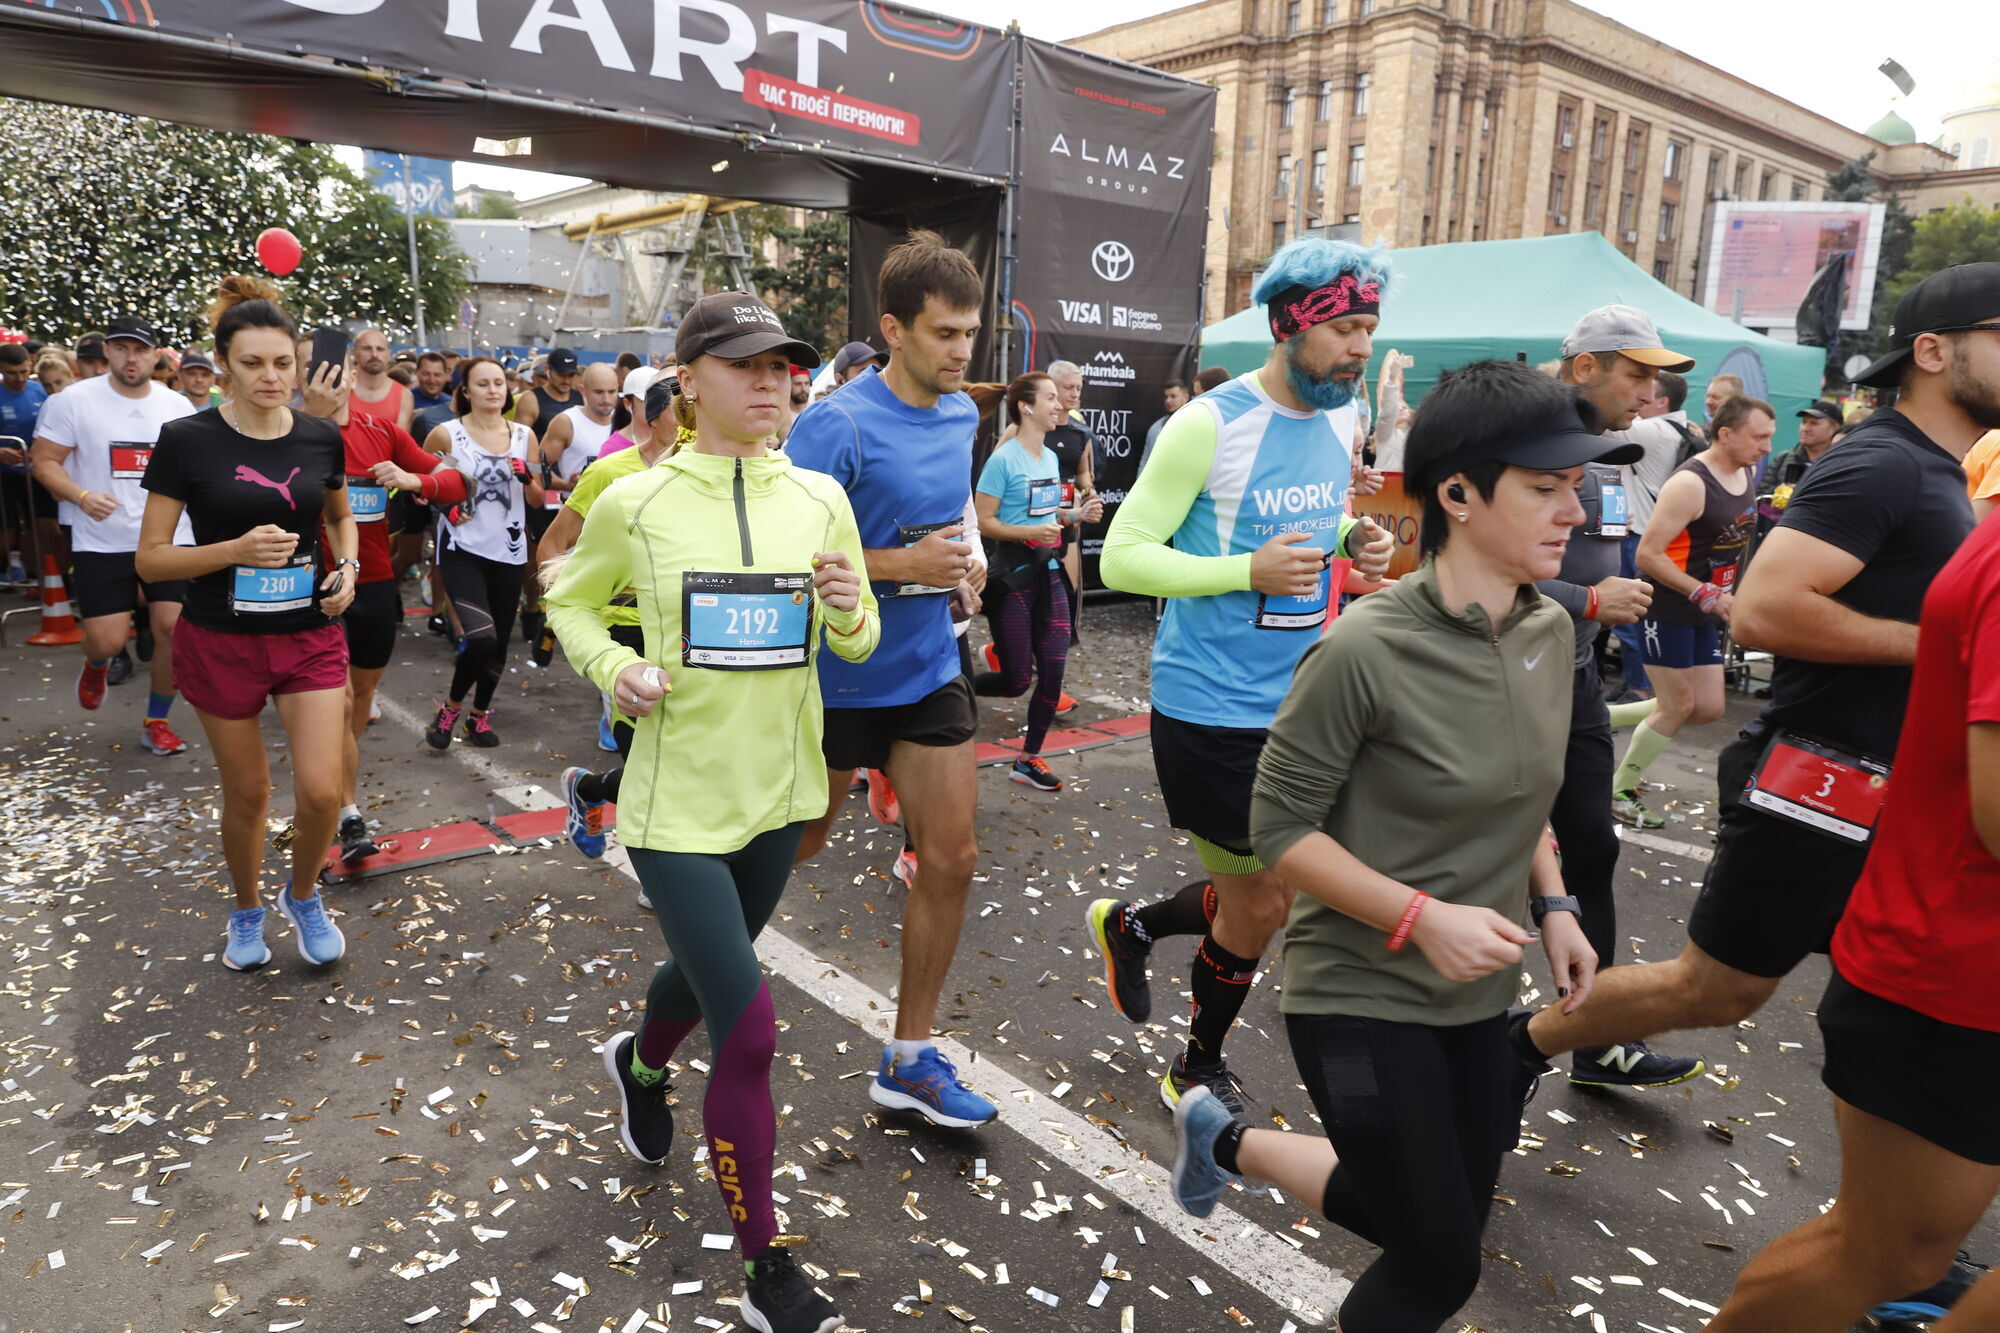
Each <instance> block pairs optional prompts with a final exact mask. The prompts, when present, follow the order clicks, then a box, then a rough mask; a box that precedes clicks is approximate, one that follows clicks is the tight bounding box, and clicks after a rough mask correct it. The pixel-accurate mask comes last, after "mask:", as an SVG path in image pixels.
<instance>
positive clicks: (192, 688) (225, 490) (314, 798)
mask: <svg viewBox="0 0 2000 1333" xmlns="http://www.w3.org/2000/svg"><path fill="white" fill-rule="evenodd" d="M208 318H209V322H210V323H211V324H212V325H213V327H214V330H215V357H216V360H217V362H218V363H219V369H220V371H221V374H222V377H223V380H224V382H225V383H226V384H227V386H228V394H229V400H228V401H227V402H226V403H224V404H223V405H222V406H221V407H220V408H218V409H216V410H215V411H213V412H200V413H196V414H195V415H193V416H189V417H183V418H181V419H180V420H178V421H173V422H169V423H168V424H167V425H166V426H165V427H164V428H162V429H161V431H160V441H159V446H158V448H156V449H155V450H154V452H153V457H152V461H151V462H150V463H149V464H148V465H147V467H146V475H145V480H144V482H143V485H144V487H145V489H146V491H147V492H148V495H147V499H146V512H145V517H144V518H143V519H142V520H141V524H140V530H139V550H138V556H137V564H138V569H139V574H140V576H141V577H142V578H145V579H148V580H151V581H156V582H157V581H161V580H177V579H185V580H186V581H187V600H186V602H185V604H184V606H183V609H182V612H181V622H180V626H179V628H178V631H177V632H176V634H175V636H174V684H175V685H176V686H177V687H178V688H179V690H180V692H181V693H182V694H183V695H185V696H186V697H187V701H188V702H189V703H190V704H192V705H193V706H194V709H195V712H196V714H197V715H198V716H199V717H200V719H201V726H202V730H203V732H204V733H206V735H207V736H208V743H209V746H210V748H211V749H212V750H213V751H214V752H215V768H216V772H217V773H218V774H219V775H220V776H221V780H222V852H223V857H224V859H225V860H226V861H227V862H228V866H229V879H230V882H231V884H232V885H233V886H234V888H235V890H236V910H234V911H233V912H231V913H230V917H229V940H228V945H227V947H226V948H225V950H224V952H223V959H222V961H223V963H224V964H225V965H226V966H229V967H232V968H235V969H237V970H239V971H240V970H245V969H249V968H256V967H262V966H263V965H264V964H265V963H268V962H269V961H270V960H271V951H270V949H269V948H268V947H267V946H266V945H265V943H264V907H263V894H262V887H261V883H260V877H261V873H262V863H263V852H264V827H265V825H264V816H265V809H266V806H267V805H268V803H269V800H270V794H271V773H270V762H269V759H268V757H267V755H266V753H265V750H264V734H263V730H262V728H261V727H260V725H259V717H260V716H261V715H262V713H263V711H264V704H265V702H266V701H267V700H269V701H270V702H272V703H273V704H275V706H276V707H277V710H278V719H279V721H280V722H281V723H282V724H283V725H284V728H285V736H286V740H287V742H288V745H289V750H290V755H291V764H292V797H293V807H294V809H293V815H292V820H293V827H294V829H295V831H296V836H295V837H294V839H293V841H292V846H291V861H292V873H291V878H290V879H289V881H288V882H287V883H286V884H285V886H284V887H283V888H281V889H280V890H279V893H278V905H279V910H280V911H281V912H282V913H283V914H284V916H285V919H286V920H288V921H290V922H291V923H292V928H293V931H294V933H295V935H296V937H297V941H298V946H299V953H300V955H301V956H303V957H304V958H305V960H306V961H307V962H308V963H313V964H316V965H324V964H328V963H332V962H334V961H335V960H337V959H338V958H339V957H340V956H341V954H342V953H343V952H345V950H346V941H345V940H344V939H343V938H342V936H341V933H340V928H339V927H337V926H335V925H334V924H333V922H332V921H331V920H329V919H328V917H327V912H326V907H325V904H324V903H322V902H321V900H320V895H319V873H320V868H321V866H323V865H324V864H325V862H326V851H327V847H328V845H329V844H330V843H331V842H332V841H333V833H334V824H335V821H336V819H337V818H338V816H339V813H340V793H341V788H342V779H341V754H342V744H343V736H344V732H345V729H346V725H347V640H346V636H345V635H344V634H343V633H342V630H341V625H340V616H341V613H342V612H344V611H346V610H347V607H348V604H349V603H350V602H352V601H353V600H354V588H355V579H356V577H358V576H359V574H360V572H361V562H360V560H359V558H358V556H357V554H356V548H357V546H358V538H357V535H356V530H355V524H354V516H353V514H352V513H351V512H350V511H349V509H348V503H347V490H346V467H345V460H344V455H343V452H342V448H341V441H340V431H339V429H338V428H337V427H335V426H334V425H333V423H332V422H329V421H321V420H319V419H318V418H315V417H309V416H307V415H305V414H304V413H303V412H294V411H293V410H292V408H291V406H290V403H291V398H292V390H293V387H294V385H295V383H296V369H295V366H294V361H295V358H296V355H297V353H296V341H297V337H298V329H297V326H296V325H295V324H294V323H293V322H292V317H291V315H289V314H288V313H286V311H285V308H284V306H283V305H282V304H280V299H279V295H278V289H277V288H276V287H274V286H272V285H271V284H270V283H268V282H265V281H262V280H259V279H255V278H247V277H242V276H240V275H239V276H233V277H228V278H224V279H223V280H222V284H221V287H220V290H219V291H218V293H217V296H216V299H215V301H214V302H213V304H211V305H210V306H209V309H208ZM338 372H339V367H337V366H327V367H322V368H321V370H320V378H321V379H330V378H331V377H332V376H334V375H337V374H338ZM183 514H185V515H186V516H187V519H188V521H189V522H190V523H191V524H192V526H193V530H194V539H195V545H193V546H175V545H174V528H175V525H176V524H178V523H179V522H180V519H181V517H182V515H183ZM322 527H323V528H324V533H325V545H326V548H327V549H326V551H325V552H321V551H320V549H319V548H320V543H321V532H322Z"/></svg>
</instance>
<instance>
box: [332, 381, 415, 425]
mask: <svg viewBox="0 0 2000 1333" xmlns="http://www.w3.org/2000/svg"><path fill="white" fill-rule="evenodd" d="M408 392H409V390H408V389H406V388H404V387H403V386H402V385H401V384H399V383H397V382H396V381H395V380H390V381H389V392H387V393H385V394H383V395H382V399H381V401H380V402H375V403H371V402H369V401H368V400H367V399H365V398H363V397H362V396H361V395H360V394H358V393H350V394H349V395H347V415H348V416H349V417H355V416H364V417H373V418H375V419H376V420H377V421H380V422H383V423H385V424H387V425H390V426H393V425H395V424H396V418H397V417H399V416H401V415H402V413H403V395H404V394H406V393H408Z"/></svg>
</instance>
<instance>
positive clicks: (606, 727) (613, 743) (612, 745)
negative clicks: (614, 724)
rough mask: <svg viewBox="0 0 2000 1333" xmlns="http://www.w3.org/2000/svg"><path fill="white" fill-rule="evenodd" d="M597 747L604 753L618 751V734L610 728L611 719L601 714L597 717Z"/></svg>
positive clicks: (615, 752)
mask: <svg viewBox="0 0 2000 1333" xmlns="http://www.w3.org/2000/svg"><path fill="white" fill-rule="evenodd" d="M597 748H598V749H600V750H602V751H604V752H605V753H606V754H617V753H618V734H617V733H616V732H614V731H612V730H611V719H610V718H608V717H604V716H602V715H600V716H599V717H598V719H597Z"/></svg>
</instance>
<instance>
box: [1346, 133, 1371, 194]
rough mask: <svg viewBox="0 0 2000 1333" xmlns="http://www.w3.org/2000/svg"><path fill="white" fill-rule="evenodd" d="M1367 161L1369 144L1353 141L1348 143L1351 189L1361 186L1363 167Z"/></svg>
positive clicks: (1349, 184)
mask: <svg viewBox="0 0 2000 1333" xmlns="http://www.w3.org/2000/svg"><path fill="white" fill-rule="evenodd" d="M1367 162H1368V145H1367V144H1365V143H1351V144H1349V145H1347V184H1348V188H1349V189H1357V188H1359V187H1360V185H1361V169H1362V167H1364V166H1365V165H1367Z"/></svg>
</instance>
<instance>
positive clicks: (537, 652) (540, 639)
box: [528, 625, 556, 667]
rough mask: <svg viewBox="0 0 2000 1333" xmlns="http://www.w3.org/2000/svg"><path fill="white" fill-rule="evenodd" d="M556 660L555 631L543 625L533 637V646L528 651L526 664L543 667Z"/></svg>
mask: <svg viewBox="0 0 2000 1333" xmlns="http://www.w3.org/2000/svg"><path fill="white" fill-rule="evenodd" d="M555 660H556V632H555V631H554V630H552V629H550V628H549V627H548V626H546V625H544V626H543V627H542V632H541V633H540V634H539V635H537V636H536V638H535V646H534V648H533V649H531V650H530V651H529V653H528V665H529V666H531V667H545V666H547V665H548V664H549V663H551V662H553V661H555Z"/></svg>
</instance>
